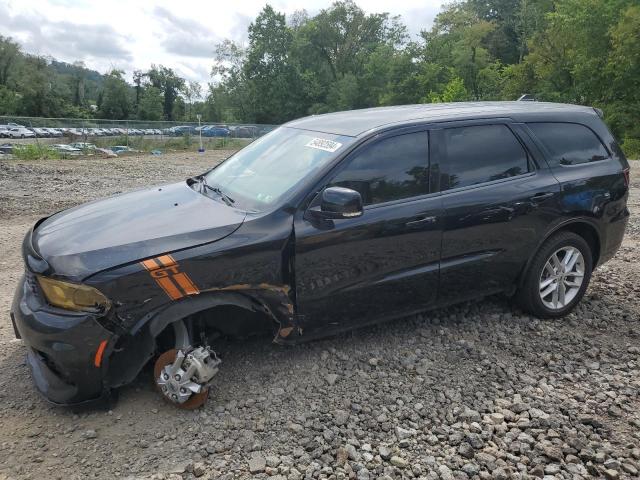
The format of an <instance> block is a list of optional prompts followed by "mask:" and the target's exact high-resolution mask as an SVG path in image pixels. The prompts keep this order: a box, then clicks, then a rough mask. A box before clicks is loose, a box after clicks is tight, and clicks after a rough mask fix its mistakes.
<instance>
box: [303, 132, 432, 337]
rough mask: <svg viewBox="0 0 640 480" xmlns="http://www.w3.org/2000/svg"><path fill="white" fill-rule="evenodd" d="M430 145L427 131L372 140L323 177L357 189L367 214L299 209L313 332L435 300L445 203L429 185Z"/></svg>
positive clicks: (307, 321) (306, 309)
mask: <svg viewBox="0 0 640 480" xmlns="http://www.w3.org/2000/svg"><path fill="white" fill-rule="evenodd" d="M428 148H429V133H428V131H426V130H422V131H412V132H409V133H403V134H397V133H396V134H387V135H384V136H381V137H379V138H377V139H375V140H373V141H370V142H369V143H367V144H366V145H364V146H362V147H360V148H358V149H357V150H356V151H354V152H353V153H352V154H350V155H349V157H347V158H346V159H344V160H343V161H342V162H341V164H340V165H339V166H338V168H337V170H336V171H334V172H333V173H332V174H331V175H330V176H329V177H328V178H327V179H326V181H325V182H323V183H324V186H325V187H326V186H332V185H337V186H342V187H346V188H351V189H354V190H357V191H359V192H360V194H361V195H362V198H363V201H364V205H365V206H364V214H363V215H362V216H361V217H358V218H350V219H341V220H330V221H317V220H313V219H311V218H308V217H307V216H305V215H304V211H301V212H299V213H298V214H297V215H296V219H295V224H294V228H295V245H296V253H295V262H296V265H295V271H296V296H297V297H296V298H297V305H298V311H299V313H301V314H302V315H304V319H303V322H304V325H305V329H306V332H307V333H309V334H311V335H313V334H314V332H315V333H316V334H317V333H319V332H325V331H327V330H330V331H336V330H341V329H348V328H351V327H353V326H355V325H359V324H364V323H369V322H371V321H373V320H377V319H380V318H381V317H385V316H395V315H402V314H405V313H408V312H412V311H416V310H420V309H423V308H425V307H427V306H429V305H432V304H434V303H435V301H436V298H437V292H438V269H439V260H440V242H441V230H442V206H441V200H440V197H439V196H438V194H437V193H431V191H430V186H429V180H430V174H429V155H428ZM320 190H322V189H320ZM311 205H313V202H312V204H311Z"/></svg>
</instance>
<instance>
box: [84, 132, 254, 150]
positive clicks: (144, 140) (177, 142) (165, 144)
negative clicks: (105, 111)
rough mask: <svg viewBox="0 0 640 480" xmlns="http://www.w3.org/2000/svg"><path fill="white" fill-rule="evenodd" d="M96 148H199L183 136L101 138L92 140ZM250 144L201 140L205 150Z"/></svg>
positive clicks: (241, 140) (191, 138) (235, 140)
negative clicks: (116, 146)
mask: <svg viewBox="0 0 640 480" xmlns="http://www.w3.org/2000/svg"><path fill="white" fill-rule="evenodd" d="M94 143H95V145H96V146H98V147H102V148H109V147H110V146H113V145H127V146H129V147H130V148H132V149H133V150H138V151H140V152H151V151H152V150H160V151H185V152H190V151H193V152H195V151H197V150H198V148H199V147H200V143H199V139H198V137H195V136H192V135H183V136H181V137H160V138H157V137H146V136H145V137H138V136H130V137H125V136H121V137H103V138H96V139H94ZM249 143H251V139H249V138H203V139H202V144H203V147H204V148H205V150H226V149H231V150H238V149H240V148H242V147H244V146H246V145H248V144H249Z"/></svg>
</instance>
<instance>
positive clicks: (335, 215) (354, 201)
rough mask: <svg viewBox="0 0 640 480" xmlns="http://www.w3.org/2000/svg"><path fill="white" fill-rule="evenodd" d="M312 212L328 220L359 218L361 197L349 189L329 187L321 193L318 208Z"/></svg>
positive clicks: (361, 209) (361, 210) (361, 211)
mask: <svg viewBox="0 0 640 480" xmlns="http://www.w3.org/2000/svg"><path fill="white" fill-rule="evenodd" d="M313 212H314V213H315V214H316V215H318V216H319V217H322V218H328V219H340V218H354V217H359V216H361V215H362V213H363V208H362V196H361V195H360V193H358V192H356V191H355V190H351V189H350V188H343V187H329V188H326V189H325V190H324V191H323V192H322V198H321V202H320V208H319V209H318V207H316V208H314V209H313Z"/></svg>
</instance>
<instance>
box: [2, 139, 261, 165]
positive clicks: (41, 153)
mask: <svg viewBox="0 0 640 480" xmlns="http://www.w3.org/2000/svg"><path fill="white" fill-rule="evenodd" d="M251 141H252V140H251V139H249V138H203V139H202V144H203V147H204V148H205V150H239V149H241V148H242V147H245V146H246V145H248V144H249V143H251ZM74 142H86V143H93V144H94V145H95V146H96V147H99V148H109V147H112V146H115V145H127V146H129V148H131V149H132V150H135V151H138V152H144V153H150V152H152V151H153V150H160V151H161V152H196V151H197V150H198V148H199V147H200V143H199V139H198V137H194V136H192V135H184V136H182V137H164V136H163V137H139V136H130V137H126V136H120V137H97V138H88V139H83V138H77V139H75V141H74ZM74 142H72V143H74ZM60 143H65V142H63V141H61V142H60ZM12 153H13V156H14V157H15V158H17V159H19V160H56V159H61V158H70V157H71V156H70V155H67V154H65V153H63V152H60V151H58V150H55V149H53V148H51V147H50V146H49V145H47V144H44V143H25V144H14V147H13V152H12ZM84 153H85V155H86V154H88V153H91V150H85V151H84Z"/></svg>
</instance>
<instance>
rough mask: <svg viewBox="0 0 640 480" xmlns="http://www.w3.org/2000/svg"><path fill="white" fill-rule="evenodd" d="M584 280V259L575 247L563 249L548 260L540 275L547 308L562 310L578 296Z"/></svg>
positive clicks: (542, 296)
mask: <svg viewBox="0 0 640 480" xmlns="http://www.w3.org/2000/svg"><path fill="white" fill-rule="evenodd" d="M583 280H584V257H583V256H582V253H580V251H579V250H578V249H577V248H575V247H570V246H569V247H563V248H561V249H559V250H558V251H556V252H554V253H553V255H551V257H550V258H549V259H548V260H547V263H545V265H544V268H543V269H542V274H541V275H540V299H541V300H542V303H543V305H544V306H545V307H547V308H549V309H551V310H560V309H562V308H564V307H566V306H567V305H568V304H570V303H571V301H572V300H573V299H574V298H575V297H576V295H578V292H579V291H580V287H582V281H583Z"/></svg>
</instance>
